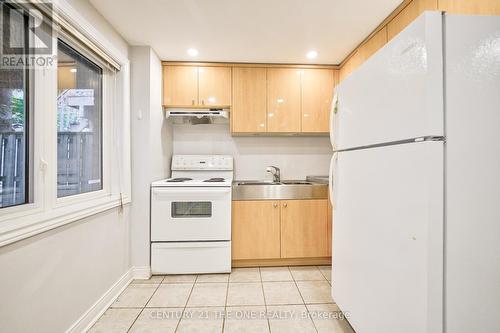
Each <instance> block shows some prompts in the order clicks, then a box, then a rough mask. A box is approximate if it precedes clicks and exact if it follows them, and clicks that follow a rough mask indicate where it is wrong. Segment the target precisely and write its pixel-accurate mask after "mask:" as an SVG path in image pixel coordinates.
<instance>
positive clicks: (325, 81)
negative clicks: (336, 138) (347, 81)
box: [301, 69, 335, 133]
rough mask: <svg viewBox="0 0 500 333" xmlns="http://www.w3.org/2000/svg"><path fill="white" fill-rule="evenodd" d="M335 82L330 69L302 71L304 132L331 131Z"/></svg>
mask: <svg viewBox="0 0 500 333" xmlns="http://www.w3.org/2000/svg"><path fill="white" fill-rule="evenodd" d="M334 82H335V78H334V72H333V71H332V70H330V69H303V70H302V106H301V111H302V112H301V113H302V132H307V133H318V132H319V133H327V132H328V131H329V123H330V122H329V119H330V109H331V103H332V98H333V87H334Z"/></svg>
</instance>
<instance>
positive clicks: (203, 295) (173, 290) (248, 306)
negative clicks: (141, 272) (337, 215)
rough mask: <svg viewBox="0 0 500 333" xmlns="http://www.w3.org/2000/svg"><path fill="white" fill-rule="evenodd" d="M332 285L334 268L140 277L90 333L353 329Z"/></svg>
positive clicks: (340, 332)
mask: <svg viewBox="0 0 500 333" xmlns="http://www.w3.org/2000/svg"><path fill="white" fill-rule="evenodd" d="M331 283H332V282H331V267H330V266H302V267H261V268H234V269H233V271H232V272H231V274H203V275H167V276H153V277H152V278H151V279H149V280H134V281H133V282H132V283H131V284H130V285H129V286H128V287H127V288H126V289H125V290H124V291H123V292H122V294H121V295H120V296H119V297H118V299H117V300H116V301H115V302H114V303H113V304H112V305H111V306H110V308H109V309H108V310H106V312H105V313H104V314H103V315H102V317H101V318H99V320H98V321H97V322H96V323H95V325H94V326H93V327H92V328H91V329H90V331H89V332H92V333H98V332H102V333H115V332H116V333H121V332H144V333H145V332H149V333H154V332H161V333H168V332H190V333H191V332H203V333H204V332H241V333H243V332H259V333H260V332H272V333H280V332H284V333H285V332H286V333H288V332H301V333H302V332H319V333H322V332H329V333H353V332H354V331H353V330H352V329H351V328H350V326H349V324H348V323H347V321H346V320H344V319H343V317H342V314H341V313H340V310H339V308H338V307H337V306H336V305H335V303H334V302H333V300H332V298H331Z"/></svg>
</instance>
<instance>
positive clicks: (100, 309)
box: [66, 268, 134, 333]
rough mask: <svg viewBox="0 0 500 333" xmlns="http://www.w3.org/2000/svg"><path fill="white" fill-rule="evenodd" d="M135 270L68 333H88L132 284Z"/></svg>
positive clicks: (103, 296)
mask: <svg viewBox="0 0 500 333" xmlns="http://www.w3.org/2000/svg"><path fill="white" fill-rule="evenodd" d="M133 271H134V269H133V268H131V269H129V270H128V271H127V272H126V273H125V274H123V276H122V277H121V278H120V279H119V280H118V281H117V282H116V283H115V284H114V285H113V286H112V287H111V288H109V290H108V291H106V292H105V293H104V295H102V297H101V298H100V299H99V300H97V302H95V303H94V305H92V306H91V307H90V309H88V310H87V311H86V312H85V313H84V314H83V315H82V316H81V317H80V318H79V319H78V320H77V321H76V322H75V323H74V324H73V325H72V326H71V327H70V328H69V329H68V330H67V331H66V333H80V332H86V331H88V330H89V329H90V328H91V327H92V325H94V323H95V322H96V321H97V319H99V318H100V317H101V316H102V314H103V313H104V312H105V311H106V310H107V309H108V308H109V306H110V305H111V304H112V303H113V302H114V301H115V300H116V298H117V297H118V296H119V295H120V294H121V292H122V291H123V290H124V289H125V288H126V287H127V286H128V285H129V284H130V282H131V281H132V279H133V278H134V275H133Z"/></svg>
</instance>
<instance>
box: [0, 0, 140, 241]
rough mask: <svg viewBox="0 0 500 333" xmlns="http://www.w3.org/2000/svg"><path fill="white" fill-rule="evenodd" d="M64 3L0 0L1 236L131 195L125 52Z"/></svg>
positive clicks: (23, 233)
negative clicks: (56, 12) (55, 5)
mask: <svg viewBox="0 0 500 333" xmlns="http://www.w3.org/2000/svg"><path fill="white" fill-rule="evenodd" d="M59 9H60V10H61V11H62V14H61V15H53V14H52V13H53V12H52V6H51V3H50V2H46V1H42V2H38V1H1V0H0V246H3V245H5V244H9V243H12V242H15V241H18V240H20V239H23V238H25V237H29V236H32V235H35V234H37V233H40V232H44V231H46V230H49V229H52V228H55V227H58V226H61V225H64V224H67V223H71V222H73V221H77V220H80V219H82V218H84V217H87V216H91V215H94V214H96V213H99V212H102V211H104V210H107V209H110V208H114V207H118V206H121V205H123V204H127V203H129V202H130V197H129V193H130V186H131V184H130V169H129V165H130V155H129V144H130V141H129V140H130V132H129V131H130V122H129V116H128V115H129V104H128V101H129V90H128V89H129V82H130V81H129V80H130V77H129V75H130V71H129V69H130V64H129V60H128V57H127V54H126V53H123V52H121V51H120V48H118V49H117V48H116V47H115V46H116V45H114V44H113V43H112V42H110V41H109V40H107V39H106V38H105V37H104V36H102V35H100V34H98V33H96V31H95V30H94V27H92V25H91V23H90V22H88V21H86V20H85V18H84V17H83V16H81V15H80V14H78V12H77V11H66V10H65V9H61V8H59ZM110 53H111V54H110Z"/></svg>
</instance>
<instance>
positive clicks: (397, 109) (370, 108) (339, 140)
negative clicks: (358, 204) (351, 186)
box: [331, 12, 443, 149]
mask: <svg viewBox="0 0 500 333" xmlns="http://www.w3.org/2000/svg"><path fill="white" fill-rule="evenodd" d="M336 94H337V98H338V104H337V111H336V113H335V112H334V113H333V115H334V116H333V117H332V118H331V121H333V123H332V125H331V126H332V130H333V131H332V132H333V140H332V141H334V142H333V146H334V149H346V148H353V147H360V146H366V145H371V144H377V143H384V142H392V141H398V140H404V139H410V138H416V137H421V136H442V135H443V60H442V16H441V13H440V12H426V13H424V14H422V15H421V16H420V17H419V18H417V19H416V20H415V21H414V22H413V23H412V24H411V25H410V26H408V27H407V28H406V29H405V30H404V31H402V32H401V33H400V34H399V35H397V36H396V37H395V38H394V39H392V40H391V41H390V42H389V43H388V44H386V45H385V46H384V47H383V48H382V49H380V50H379V51H378V52H377V53H376V54H375V55H373V56H372V57H371V58H370V59H368V60H367V61H366V62H365V63H364V64H363V65H361V66H360V67H359V68H358V69H356V70H355V71H354V72H353V73H352V74H351V75H350V76H349V77H347V78H346V79H345V80H344V81H342V83H341V84H340V85H339V86H338V87H337V89H336Z"/></svg>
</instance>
